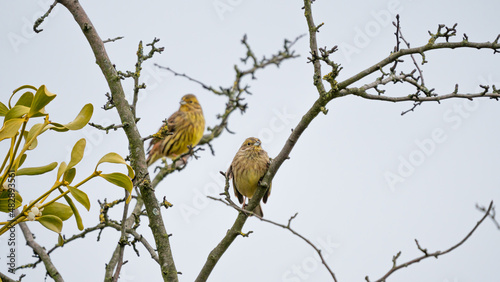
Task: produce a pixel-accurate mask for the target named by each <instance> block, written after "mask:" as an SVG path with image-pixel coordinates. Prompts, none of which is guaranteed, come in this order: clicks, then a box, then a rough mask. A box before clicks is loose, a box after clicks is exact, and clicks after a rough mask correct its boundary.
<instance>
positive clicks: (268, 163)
mask: <svg viewBox="0 0 500 282" xmlns="http://www.w3.org/2000/svg"><path fill="white" fill-rule="evenodd" d="M270 165H271V161H268V162H267V168H266V171H267V170H268V169H269V166H270ZM271 186H272V185H271V183H269V189H267V192H266V194H264V197H263V198H262V201H263V202H264V203H267V198H269V195H271Z"/></svg>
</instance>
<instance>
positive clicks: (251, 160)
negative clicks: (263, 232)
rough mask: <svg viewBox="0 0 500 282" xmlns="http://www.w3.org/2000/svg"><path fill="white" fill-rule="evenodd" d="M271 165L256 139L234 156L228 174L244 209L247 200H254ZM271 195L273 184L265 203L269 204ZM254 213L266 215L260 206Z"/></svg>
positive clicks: (243, 146) (246, 144)
mask: <svg viewBox="0 0 500 282" xmlns="http://www.w3.org/2000/svg"><path fill="white" fill-rule="evenodd" d="M269 164H270V161H269V156H268V155H267V153H266V151H264V149H262V147H261V142H260V140H259V139H258V138H255V137H250V138H247V139H246V140H245V142H243V144H242V145H241V147H240V149H239V150H238V152H237V153H236V156H234V159H233V162H232V163H231V166H230V167H229V169H228V171H227V173H228V177H229V179H231V178H232V179H233V188H234V194H235V195H236V197H238V201H239V202H240V204H243V208H244V207H245V199H246V198H248V200H250V199H252V197H253V195H254V194H255V191H257V187H258V186H259V181H260V179H261V178H262V177H263V176H264V174H265V173H266V171H267V169H268V168H269ZM269 194H271V184H269V189H268V190H267V191H266V193H265V194H264V197H263V198H262V201H263V202H264V203H266V202H267V198H268V197H269ZM253 212H254V213H255V214H257V215H259V216H260V217H262V216H263V215H264V214H263V213H262V208H261V206H260V204H259V205H258V206H257V207H256V208H255V209H254V211H253Z"/></svg>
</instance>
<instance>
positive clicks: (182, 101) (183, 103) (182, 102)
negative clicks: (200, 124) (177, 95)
mask: <svg viewBox="0 0 500 282" xmlns="http://www.w3.org/2000/svg"><path fill="white" fill-rule="evenodd" d="M179 104H181V105H186V104H187V102H186V101H184V100H181V101H180V102H179Z"/></svg>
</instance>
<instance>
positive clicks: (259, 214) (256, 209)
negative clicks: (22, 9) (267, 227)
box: [243, 204, 264, 217]
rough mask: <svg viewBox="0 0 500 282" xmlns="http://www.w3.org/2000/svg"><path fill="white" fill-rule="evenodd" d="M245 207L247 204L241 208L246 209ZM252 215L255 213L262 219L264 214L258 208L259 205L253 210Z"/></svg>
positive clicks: (260, 208)
mask: <svg viewBox="0 0 500 282" xmlns="http://www.w3.org/2000/svg"><path fill="white" fill-rule="evenodd" d="M247 206H248V205H247V204H244V205H243V208H244V209H246V208H247ZM253 213H255V214H256V215H258V216H260V217H264V212H263V211H262V207H261V206H260V204H259V205H258V206H257V207H256V208H255V209H254V210H253Z"/></svg>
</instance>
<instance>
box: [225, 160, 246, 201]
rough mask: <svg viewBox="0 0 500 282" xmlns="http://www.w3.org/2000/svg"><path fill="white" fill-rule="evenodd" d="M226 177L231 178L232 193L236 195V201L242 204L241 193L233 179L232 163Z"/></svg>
mask: <svg viewBox="0 0 500 282" xmlns="http://www.w3.org/2000/svg"><path fill="white" fill-rule="evenodd" d="M227 177H228V178H229V179H231V178H232V179H233V189H234V195H236V197H238V201H239V202H240V204H243V201H244V199H243V195H242V194H241V193H240V191H238V188H236V181H235V180H234V175H233V165H232V164H231V166H229V169H228V170H227Z"/></svg>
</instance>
